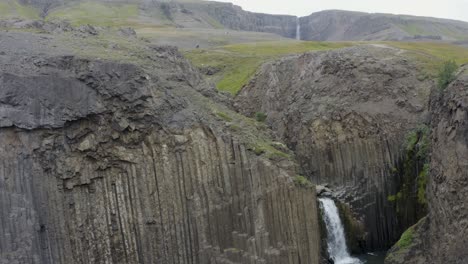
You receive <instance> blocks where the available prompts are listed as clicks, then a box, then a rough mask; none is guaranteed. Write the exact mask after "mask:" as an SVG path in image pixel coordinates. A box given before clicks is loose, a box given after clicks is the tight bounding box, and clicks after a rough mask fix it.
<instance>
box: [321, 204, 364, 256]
mask: <svg viewBox="0 0 468 264" xmlns="http://www.w3.org/2000/svg"><path fill="white" fill-rule="evenodd" d="M319 201H320V204H321V206H322V209H323V214H324V217H323V219H324V221H325V225H326V227H327V234H328V237H327V244H328V254H329V255H330V258H331V259H333V261H334V262H335V264H361V263H362V262H361V261H360V260H359V259H357V258H353V257H351V255H349V252H348V248H347V246H346V238H345V235H344V229H343V225H342V224H341V219H340V215H339V214H338V208H337V207H336V205H335V202H334V201H333V200H332V199H329V198H320V199H319Z"/></svg>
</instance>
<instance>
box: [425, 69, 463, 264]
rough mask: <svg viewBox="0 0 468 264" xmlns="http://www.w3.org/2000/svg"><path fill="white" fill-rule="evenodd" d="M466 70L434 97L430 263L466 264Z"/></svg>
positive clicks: (429, 198) (429, 196) (429, 192)
mask: <svg viewBox="0 0 468 264" xmlns="http://www.w3.org/2000/svg"><path fill="white" fill-rule="evenodd" d="M467 92H468V68H467V67H466V66H465V67H463V68H462V70H461V73H460V74H459V76H458V78H457V79H456V80H455V81H454V82H453V83H452V84H451V85H450V86H449V87H447V88H446V89H445V90H444V91H443V92H440V93H438V94H436V95H434V97H433V99H432V104H431V112H432V149H433V152H432V160H431V171H430V178H429V186H428V189H427V192H428V205H429V219H430V226H429V235H430V238H429V239H430V245H431V246H430V249H429V252H428V254H429V256H430V258H431V260H433V261H434V263H457V264H461V263H466V262H468V252H467V251H466V247H467V246H468V229H467V217H468V215H467V214H468V210H467V206H468V93H467Z"/></svg>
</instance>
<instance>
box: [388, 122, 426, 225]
mask: <svg viewBox="0 0 468 264" xmlns="http://www.w3.org/2000/svg"><path fill="white" fill-rule="evenodd" d="M429 148H430V142H429V128H428V127H427V126H425V125H420V126H418V127H417V128H416V129H414V130H413V131H411V132H410V133H408V135H407V136H406V141H405V151H406V155H405V157H404V160H403V164H402V166H401V167H400V168H399V169H398V170H396V171H393V173H394V174H395V176H396V177H401V185H400V188H399V190H398V192H397V193H396V194H394V195H389V196H388V197H387V200H388V201H389V202H393V203H394V204H395V207H396V211H397V213H398V214H399V215H400V217H402V218H404V217H406V216H407V215H408V214H412V213H415V214H416V215H417V216H418V217H423V216H424V215H425V214H426V208H427V201H426V185H427V178H428V173H429V155H428V154H429Z"/></svg>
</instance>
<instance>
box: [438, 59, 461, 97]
mask: <svg viewBox="0 0 468 264" xmlns="http://www.w3.org/2000/svg"><path fill="white" fill-rule="evenodd" d="M457 69H458V65H457V64H456V63H455V62H454V61H446V62H445V63H444V65H442V67H441V68H440V70H439V76H438V79H437V84H438V86H439V89H441V90H444V89H445V88H447V86H448V85H449V84H450V83H451V82H453V81H454V80H455V72H456V71H457Z"/></svg>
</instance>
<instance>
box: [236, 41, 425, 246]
mask: <svg viewBox="0 0 468 264" xmlns="http://www.w3.org/2000/svg"><path fill="white" fill-rule="evenodd" d="M418 76H419V69H418V68H417V67H416V66H415V65H413V64H412V63H411V62H409V61H408V60H407V59H406V58H405V54H403V52H402V51H400V50H397V49H393V48H390V47H386V46H382V45H369V46H359V47H353V48H347V49H342V50H337V51H329V52H318V53H309V54H304V55H299V56H292V57H288V58H284V59H281V60H279V61H276V62H272V63H269V64H266V65H264V66H263V68H262V69H261V71H260V72H259V73H258V74H257V75H256V76H255V78H254V79H253V80H252V81H251V82H250V84H248V85H247V86H246V87H244V88H243V90H242V91H241V92H240V94H239V95H238V96H237V98H236V106H237V109H238V110H239V111H241V112H242V113H245V114H246V115H248V116H255V114H256V113H259V112H260V113H264V114H266V115H267V116H268V118H267V119H266V123H267V124H268V125H269V126H271V128H272V129H273V130H274V131H276V132H277V135H278V137H279V138H281V139H282V140H284V141H285V142H286V143H287V144H288V146H289V147H290V148H291V149H293V150H294V151H295V152H296V155H297V158H298V160H299V162H300V165H301V168H302V171H303V173H304V174H305V175H307V176H308V177H309V178H310V179H311V180H312V181H313V182H315V183H328V184H331V185H332V186H333V187H334V189H342V191H341V192H339V195H338V196H339V198H340V199H341V200H342V201H344V202H346V203H348V204H350V205H351V207H352V208H351V209H352V210H356V211H357V212H358V213H359V214H360V215H361V216H362V218H363V219H361V220H363V223H364V226H365V227H366V228H367V232H368V235H367V237H366V239H365V248H366V249H367V250H374V249H383V248H386V247H390V246H391V245H392V244H393V243H394V242H395V241H396V240H398V238H399V236H400V234H401V233H402V232H403V230H405V229H406V228H407V227H409V226H410V225H412V224H414V223H415V222H416V221H417V220H418V219H410V220H409V221H407V222H400V221H399V220H398V217H397V214H396V211H397V210H396V207H395V205H394V204H393V202H391V201H389V199H388V197H389V196H391V195H393V194H395V193H397V192H398V190H399V189H400V188H401V185H403V180H404V179H402V177H401V175H398V173H397V171H398V168H399V167H400V166H401V164H402V162H403V158H404V148H403V145H404V143H405V136H406V134H407V133H408V132H409V131H411V130H412V129H413V128H415V127H417V126H418V124H419V123H421V122H423V121H424V118H425V116H426V114H425V113H427V111H426V102H427V100H428V94H429V89H430V87H431V83H430V82H428V81H423V80H421V78H418ZM413 218H414V217H413Z"/></svg>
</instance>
